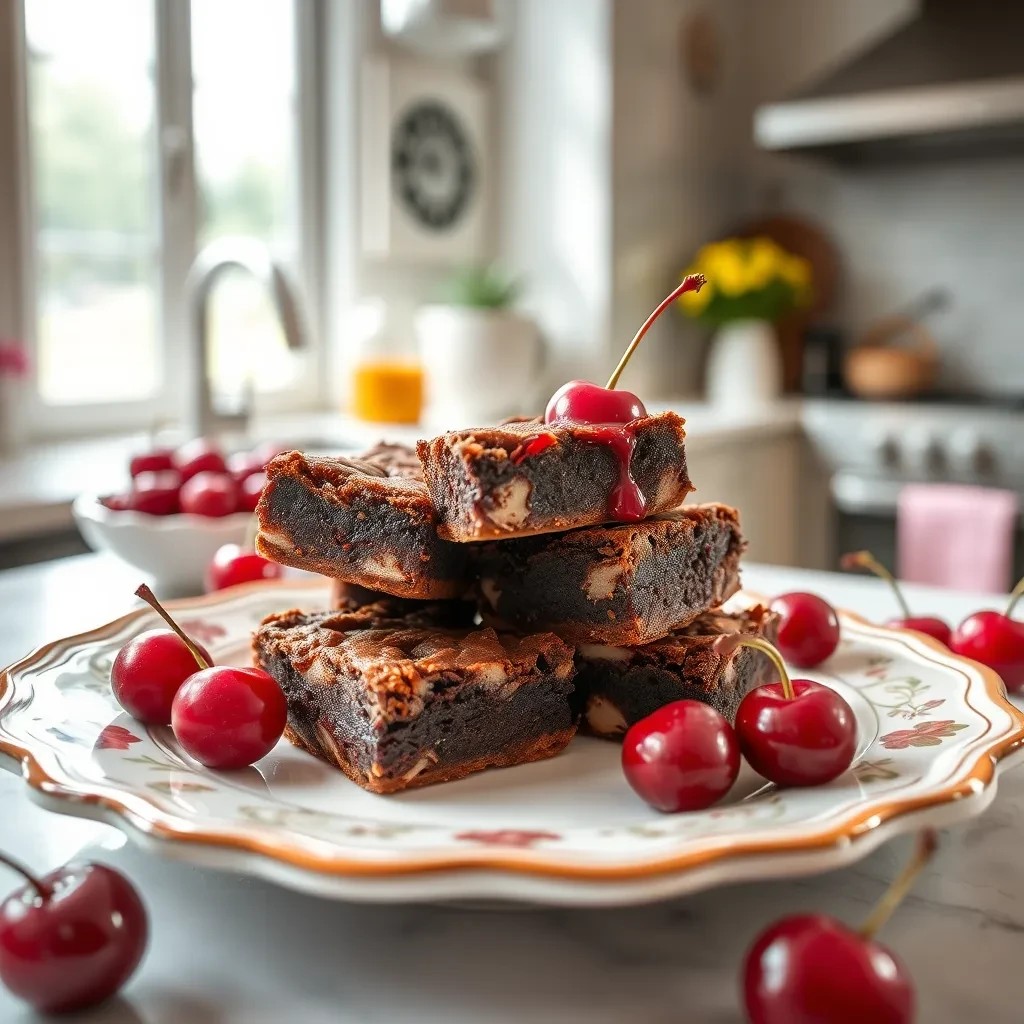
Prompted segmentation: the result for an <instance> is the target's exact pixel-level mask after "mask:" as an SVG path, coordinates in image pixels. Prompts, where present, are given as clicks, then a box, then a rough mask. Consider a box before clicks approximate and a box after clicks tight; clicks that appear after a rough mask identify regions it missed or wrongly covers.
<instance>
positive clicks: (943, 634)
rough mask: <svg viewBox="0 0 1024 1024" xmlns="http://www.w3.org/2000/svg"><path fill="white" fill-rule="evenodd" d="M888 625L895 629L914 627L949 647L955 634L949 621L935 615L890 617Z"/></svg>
mask: <svg viewBox="0 0 1024 1024" xmlns="http://www.w3.org/2000/svg"><path fill="white" fill-rule="evenodd" d="M886 625H887V626H890V627H892V628H893V629H913V630H916V631H917V632H918V633H926V634H927V635H928V636H930V637H934V638H935V639H936V640H938V641H939V643H941V644H945V645H946V646H947V647H948V646H949V641H950V639H951V637H952V635H953V630H952V629H950V626H949V623H948V622H944V621H943V620H942V619H938V618H936V617H935V616H934V615H912V616H911V617H910V618H909V619H890V620H889V621H888V622H887V623H886Z"/></svg>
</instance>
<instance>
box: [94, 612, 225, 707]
mask: <svg viewBox="0 0 1024 1024" xmlns="http://www.w3.org/2000/svg"><path fill="white" fill-rule="evenodd" d="M196 646H197V647H198V648H199V653H200V654H202V656H203V657H204V658H205V659H206V660H207V662H208V663H209V664H210V665H212V664H213V658H211V657H210V655H209V652H208V651H207V650H206V648H205V647H202V646H200V645H199V644H196ZM198 669H199V663H198V662H197V661H196V659H195V657H194V656H193V654H192V652H191V651H190V650H189V649H188V647H186V646H185V643H184V641H183V640H182V639H181V637H179V636H178V634H177V633H172V632H171V630H169V629H154V630H150V631H149V632H148V633H140V634H139V635H138V636H136V637H132V639H131V640H129V641H128V643H126V644H125V645H124V647H122V648H121V650H119V651H118V652H117V657H116V658H114V664H113V666H112V668H111V670H110V688H111V689H112V690H113V691H114V698H115V699H116V700H117V703H118V704H120V705H121V707H123V708H124V709H125V711H127V712H128V714H129V715H131V716H132V718H136V719H138V720H139V721H140V722H145V723H146V724H147V725H169V724H170V721H171V703H172V702H173V701H174V695H175V694H176V693H177V692H178V689H179V688H180V687H181V684H182V683H184V682H185V680H186V679H188V677H189V676H190V675H192V674H193V673H194V672H196V671H197V670H198Z"/></svg>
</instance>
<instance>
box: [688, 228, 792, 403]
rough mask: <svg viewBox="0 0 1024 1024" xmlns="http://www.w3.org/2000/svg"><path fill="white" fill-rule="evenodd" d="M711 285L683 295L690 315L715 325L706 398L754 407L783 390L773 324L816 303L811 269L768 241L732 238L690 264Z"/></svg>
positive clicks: (710, 247) (705, 250)
mask: <svg viewBox="0 0 1024 1024" xmlns="http://www.w3.org/2000/svg"><path fill="white" fill-rule="evenodd" d="M686 273H687V274H703V275H704V277H705V278H707V284H705V285H704V287H703V288H701V289H700V291H697V292H688V293H686V294H685V295H683V296H682V297H681V298H680V300H679V304H680V306H681V307H682V310H683V312H684V313H686V314H687V315H688V316H691V317H694V318H695V319H697V320H700V321H701V322H702V323H706V324H709V325H711V326H713V327H714V328H715V335H714V338H713V340H712V343H711V352H710V355H709V358H708V367H707V393H708V399H709V400H710V401H711V402H713V403H715V404H716V405H723V406H732V407H736V406H739V405H750V404H751V403H756V402H761V403H763V402H766V401H770V400H772V399H775V398H777V397H778V396H779V395H780V394H781V392H782V359H781V355H780V353H779V347H778V342H777V339H776V336H775V324H776V323H777V322H778V321H779V320H780V319H781V318H782V317H784V316H785V315H786V314H787V313H790V312H792V311H793V310H794V309H796V308H797V307H799V306H803V305H807V304H808V303H809V302H810V300H811V266H810V264H809V263H808V262H807V260H805V259H803V258H801V257H799V256H794V255H793V254H792V253H788V252H786V250H785V249H783V248H782V247H781V246H779V245H777V244H776V243H775V242H773V241H772V240H771V239H770V238H761V237H758V238H727V239H725V240H723V241H720V242H711V243H710V244H708V245H705V246H704V247H703V248H702V249H701V250H700V251H699V252H698V253H697V256H696V258H695V259H694V261H693V265H692V266H690V267H688V268H687V269H686Z"/></svg>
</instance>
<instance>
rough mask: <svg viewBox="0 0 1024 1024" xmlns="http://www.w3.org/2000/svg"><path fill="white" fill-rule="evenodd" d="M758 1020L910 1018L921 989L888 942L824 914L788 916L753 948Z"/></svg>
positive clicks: (823, 1023)
mask: <svg viewBox="0 0 1024 1024" xmlns="http://www.w3.org/2000/svg"><path fill="white" fill-rule="evenodd" d="M743 995H744V1000H745V1002H746V1007H747V1016H748V1019H749V1020H750V1022H751V1024H867V1022H868V1021H870V1022H871V1024H909V1022H910V1021H912V1020H913V1019H914V987H913V983H912V982H911V979H910V976H909V974H908V972H907V970H906V968H905V967H904V966H903V964H902V963H901V962H900V960H899V959H898V958H897V957H896V956H895V955H894V954H893V953H892V952H890V951H889V950H888V949H887V948H886V947H885V946H883V945H881V944H880V943H878V942H875V941H874V940H873V939H870V938H864V937H863V936H861V935H859V934H858V933H857V932H855V931H852V930H851V929H849V928H847V927H846V926H845V925H843V924H841V923H840V922H839V921H836V920H834V919H833V918H830V917H825V916H824V915H820V914H801V915H798V916H794V917H787V918H784V919H783V920H782V921H779V922H778V923H777V924H774V925H772V926H771V927H770V928H769V929H768V930H767V931H765V932H763V933H762V934H761V935H760V936H759V937H758V939H757V940H756V941H755V943H754V945H753V947H752V948H751V950H750V952H749V953H748V954H747V958H746V963H745V967H744V974H743Z"/></svg>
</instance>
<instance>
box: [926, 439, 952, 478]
mask: <svg viewBox="0 0 1024 1024" xmlns="http://www.w3.org/2000/svg"><path fill="white" fill-rule="evenodd" d="M921 466H922V468H923V469H924V471H925V472H926V473H927V474H928V475H929V476H941V475H942V472H943V470H945V468H946V453H945V451H944V450H943V448H942V445H940V444H939V442H938V441H936V440H934V439H932V440H929V441H926V442H925V445H924V447H923V448H922V449H921Z"/></svg>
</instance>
